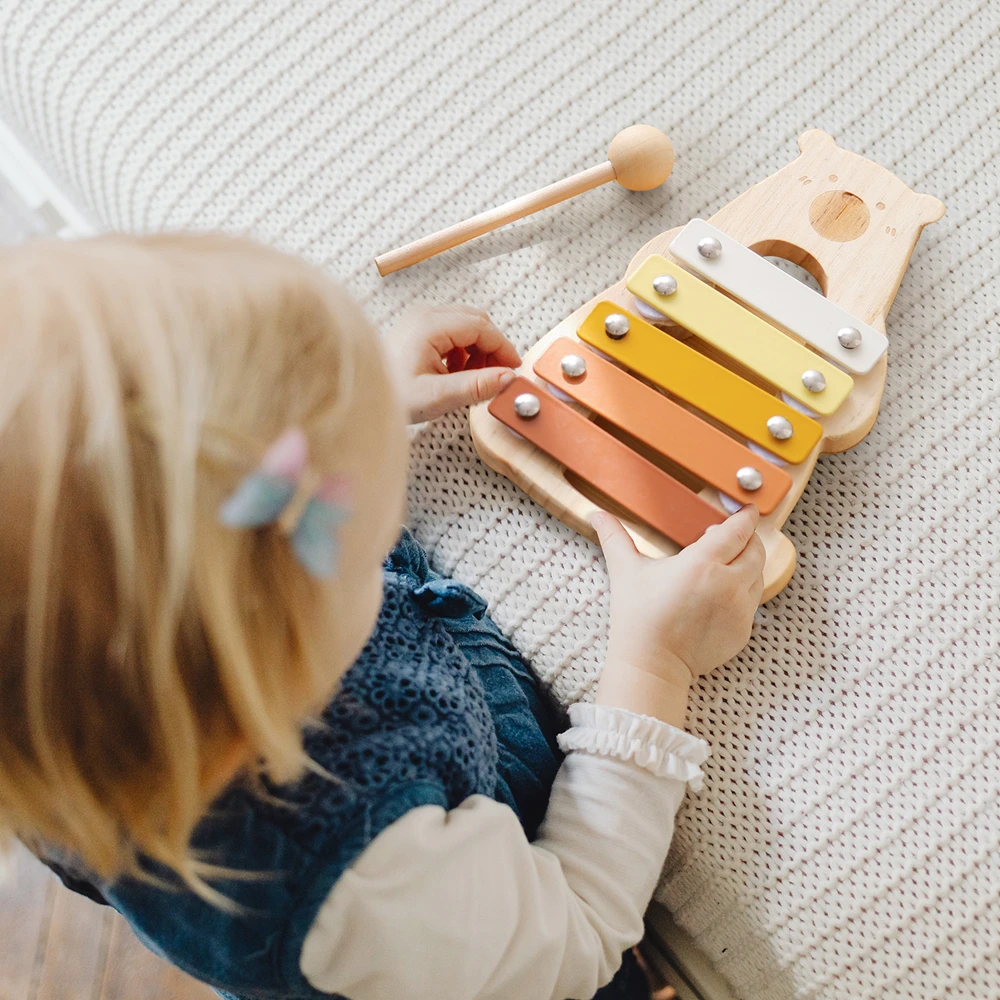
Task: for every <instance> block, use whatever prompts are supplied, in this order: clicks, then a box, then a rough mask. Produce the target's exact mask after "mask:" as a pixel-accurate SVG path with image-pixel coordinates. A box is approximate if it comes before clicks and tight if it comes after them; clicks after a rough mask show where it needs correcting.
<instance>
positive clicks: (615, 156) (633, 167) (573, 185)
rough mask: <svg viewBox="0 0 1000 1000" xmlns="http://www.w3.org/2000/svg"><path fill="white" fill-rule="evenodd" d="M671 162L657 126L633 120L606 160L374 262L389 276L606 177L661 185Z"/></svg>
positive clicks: (632, 185) (632, 187) (633, 187)
mask: <svg viewBox="0 0 1000 1000" xmlns="http://www.w3.org/2000/svg"><path fill="white" fill-rule="evenodd" d="M673 166H674V147H673V146H672V145H671V144H670V140H669V139H668V138H667V137H666V136H665V135H664V134H663V133H662V132H661V131H660V130H659V129H658V128H654V127H653V126H652V125H631V126H629V127H628V128H627V129H623V130H622V131H621V132H619V133H618V135H616V136H615V137H614V139H612V140H611V145H610V146H608V158H607V161H606V162H604V163H602V164H600V165H599V166H596V167H591V168H590V169H589V170H583V171H581V172H580V173H578V174H574V175H573V176H572V177H567V178H566V179H565V180H562V181H556V183H555V184H550V185H549V186H548V187H543V188H542V189H541V190H540V191H535V192H533V193H532V194H526V195H524V196H523V197H521V198H515V199H514V200H513V201H508V202H507V203H506V204H504V205H500V206H498V207H497V208H491V209H490V210H489V211H488V212H482V213H481V214H479V215H476V216H473V217H472V218H471V219H466V221H465V222H459V223H458V224H457V225H454V226H449V227H448V228H447V229H442V230H440V231H439V232H436V233H431V234H430V236H424V237H422V238H421V239H419V240H414V241H413V242H412V243H407V244H406V246H403V247H400V248H399V249H398V250H390V251H389V252H388V253H384V254H382V255H381V256H379V257H376V258H375V266H376V267H377V268H378V273H379V274H381V275H382V276H383V277H385V275H387V274H391V273H392V272H393V271H400V270H402V269H403V268H404V267H409V266H410V265H411V264H416V263H417V262H418V261H421V260H426V259H427V258H428V257H433V256H434V255H435V254H439V253H441V252H442V251H444V250H450V249H451V248H452V247H457V246H458V245H459V244H460V243H465V242H467V241H468V240H472V239H475V238H476V237H477V236H482V235H483V233H489V232H492V231H493V230H494V229H499V228H500V227H501V226H505V225H507V223H508V222H514V221H516V220H517V219H523V218H524V217H525V216H526V215H531V214H532V213H533V212H540V211H541V210H542V209H543V208H548V207H549V206H550V205H555V204H557V203H558V202H560V201H565V200H566V199H567V198H572V197H573V196H574V195H577V194H581V193H582V192H583V191H589V190H590V189H591V188H595V187H600V186H601V185H602V184H607V183H608V181H618V183H619V184H621V186H622V187H623V188H628V190H629V191H649V190H650V189H651V188H655V187H659V186H660V185H661V184H662V183H663V182H664V181H665V180H666V179H667V178H668V177H669V176H670V171H671V170H672V169H673Z"/></svg>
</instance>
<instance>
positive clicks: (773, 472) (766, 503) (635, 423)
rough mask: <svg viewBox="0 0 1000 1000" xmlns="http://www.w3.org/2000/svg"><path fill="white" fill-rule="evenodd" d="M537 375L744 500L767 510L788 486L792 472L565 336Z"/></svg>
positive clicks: (538, 367) (538, 366)
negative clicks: (764, 458) (774, 463)
mask: <svg viewBox="0 0 1000 1000" xmlns="http://www.w3.org/2000/svg"><path fill="white" fill-rule="evenodd" d="M534 370H535V374H536V375H539V376H541V377H542V378H543V379H545V380H546V381H547V382H550V383H551V384H552V385H554V386H556V387H557V388H558V389H559V390H560V391H561V392H564V393H566V394H567V395H568V396H570V397H571V398H572V399H574V400H576V401H577V402H578V403H581V404H583V405H584V406H585V407H587V409H588V410H590V411H591V412H592V413H595V414H597V415H598V416H600V417H603V418H604V419H605V420H607V421H609V422H610V423H613V424H615V425H616V426H617V427H620V428H621V429H622V430H624V431H625V432H626V433H628V434H630V435H632V436H633V437H635V438H637V439H638V440H640V441H642V442H644V443H645V444H647V445H649V446H650V447H651V448H653V449H655V450H656V451H658V452H659V453H660V454H661V455H664V456H665V457H666V458H669V459H670V460H671V461H672V462H676V463H677V464H678V465H680V466H683V467H684V468H685V469H688V470H689V471H691V472H693V473H694V474H695V476H697V477H698V478H699V479H700V480H702V481H703V482H705V483H707V484H708V485H710V486H714V487H715V488H716V489H718V490H720V491H721V492H723V493H725V494H727V495H728V496H730V497H732V498H733V499H734V500H736V501H738V502H739V503H740V504H745V503H753V504H756V505H757V507H758V509H759V510H760V512H761V513H762V514H770V513H771V511H773V510H774V508H775V507H776V506H777V505H778V503H779V501H780V500H781V498H782V497H783V496H785V494H786V493H787V492H788V491H789V489H791V486H792V479H791V476H789V475H788V473H787V472H784V471H783V470H782V469H779V468H778V467H777V466H775V465H772V464H771V463H770V462H767V461H764V460H763V459H761V457H760V456H759V455H756V454H754V453H753V452H752V451H751V450H750V449H749V448H747V447H745V446H744V445H742V444H740V442H738V441H736V440H734V439H733V438H731V437H729V435H728V434H725V433H724V432H723V431H720V430H719V429H718V428H716V427H713V426H712V425H711V424H709V423H706V422H705V421H704V420H702V419H701V418H700V417H697V416H695V415H694V414H693V413H691V412H690V411H689V410H685V409H684V407H682V406H679V405H678V404H677V403H674V402H673V401H671V400H669V399H667V398H666V396H664V395H663V394H662V393H659V392H657V391H656V390H655V389H651V388H649V387H648V386H647V385H645V384H644V383H642V382H640V381H638V379H636V378H634V377H633V376H631V375H629V374H628V373H627V372H625V371H623V370H622V369H621V368H618V367H617V366H616V365H614V364H612V363H611V362H610V361H605V360H604V358H602V357H600V356H599V355H597V354H595V353H594V352H593V351H590V350H587V348H585V347H583V346H582V345H581V344H579V343H574V342H573V341H572V340H569V339H568V338H566V337H561V338H559V339H558V340H556V341H555V342H554V343H553V344H552V345H551V346H550V347H549V349H548V350H547V351H546V352H545V353H544V354H543V355H542V356H541V357H540V358H539V359H538V360H537V361H536V362H535V365H534Z"/></svg>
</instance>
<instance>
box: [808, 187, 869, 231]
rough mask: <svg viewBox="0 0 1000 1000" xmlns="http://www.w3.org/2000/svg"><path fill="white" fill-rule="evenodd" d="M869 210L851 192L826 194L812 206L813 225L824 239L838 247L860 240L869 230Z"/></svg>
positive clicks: (827, 192)
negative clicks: (835, 243) (836, 244)
mask: <svg viewBox="0 0 1000 1000" xmlns="http://www.w3.org/2000/svg"><path fill="white" fill-rule="evenodd" d="M870 218H871V214H870V213H869V211H868V206H867V205H866V204H865V203H864V202H863V201H862V200H861V199H860V198H859V197H858V196H857V195H856V194H851V192H850V191H824V192H823V193H822V194H821V195H817V197H815V198H814V199H813V202H812V204H811V205H810V206H809V221H810V222H811V223H812V227H813V229H815V230H816V232H817V233H819V234H820V236H823V237H825V238H826V239H828V240H834V241H835V242H837V243H849V242H850V241H851V240H856V239H857V238H858V237H859V236H861V235H862V234H863V233H864V231H865V230H866V229H867V228H868V222H869V219H870Z"/></svg>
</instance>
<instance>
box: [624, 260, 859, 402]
mask: <svg viewBox="0 0 1000 1000" xmlns="http://www.w3.org/2000/svg"><path fill="white" fill-rule="evenodd" d="M764 263H767V262H766V261H765V262H764ZM627 286H628V290H629V291H630V292H631V293H632V294H633V295H635V296H636V298H639V299H641V300H642V301H643V302H645V303H646V304H647V305H650V306H652V307H653V308H654V309H656V310H658V311H659V312H661V313H663V314H664V315H665V316H668V317H669V318H670V319H672V320H673V321H674V322H675V323H677V324H679V325H680V326H683V327H684V328H685V329H687V330H690V331H691V332H692V333H693V334H695V336H697V337H700V338H701V339H702V340H704V341H705V342H706V343H709V344H711V345H712V346H713V347H715V348H716V349H717V350H720V351H722V352H723V353H724V354H726V355H728V356H729V357H730V358H732V359H733V360H734V361H737V362H739V363H740V364H742V365H746V367H747V368H749V369H751V371H755V372H757V374H758V375H760V376H761V377H762V378H763V379H765V380H767V381H768V382H770V383H771V384H772V385H774V386H776V387H777V388H779V389H781V390H783V391H784V392H786V393H788V395H789V396H791V398H792V399H795V400H798V402H800V403H801V404H802V405H803V406H806V407H808V408H809V409H810V410H812V411H814V412H816V413H819V414H821V415H824V416H829V415H830V414H831V413H835V412H836V410H837V408H838V407H839V406H840V404H841V403H843V402H844V400H845V399H846V398H847V396H848V393H850V391H851V389H852V388H853V387H854V380H853V379H852V378H851V376H850V375H848V374H847V373H846V372H843V371H841V370H840V369H839V368H837V366H836V365H833V364H831V363H830V362H829V361H827V360H826V359H825V358H821V357H820V356H819V355H818V354H816V353H815V352H814V351H811V350H809V348H808V347H804V346H803V345H802V344H800V343H799V342H798V341H796V340H793V339H792V338H791V337H789V336H787V335H786V334H784V333H782V332H781V331H780V330H778V329H776V328H775V327H773V326H771V324H770V323H768V322H766V321H765V320H763V319H761V318H760V317H759V316H756V315H754V314H753V313H752V312H750V311H749V310H748V309H744V308H743V306H741V305H740V304H739V303H738V302H734V301H733V300H732V299H731V298H729V296H727V295H723V293H722V292H720V291H717V290H716V289H714V288H712V286H711V285H709V284H706V283H705V282H704V281H702V280H701V279H700V278H696V277H695V276H694V275H693V274H690V273H689V272H688V271H685V270H684V268H682V267H680V266H679V265H677V264H675V263H673V262H672V261H669V260H667V259H666V257H659V256H657V255H655V254H654V255H653V256H651V257H648V258H647V259H646V260H644V261H643V262H642V264H641V265H640V266H639V268H638V270H636V271H635V273H634V274H633V275H632V276H631V277H630V278H629V279H628V282H627ZM657 289H661V290H660V291H658V290H657Z"/></svg>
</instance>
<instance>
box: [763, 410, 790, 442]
mask: <svg viewBox="0 0 1000 1000" xmlns="http://www.w3.org/2000/svg"><path fill="white" fill-rule="evenodd" d="M767 429H768V430H769V431H770V432H771V437H773V438H777V439H778V440H779V441H787V440H788V439H789V438H790V437H791V436H792V434H794V433H795V428H794V427H792V422H791V420H789V419H788V418H787V417H781V416H777V417H768V418H767Z"/></svg>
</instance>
